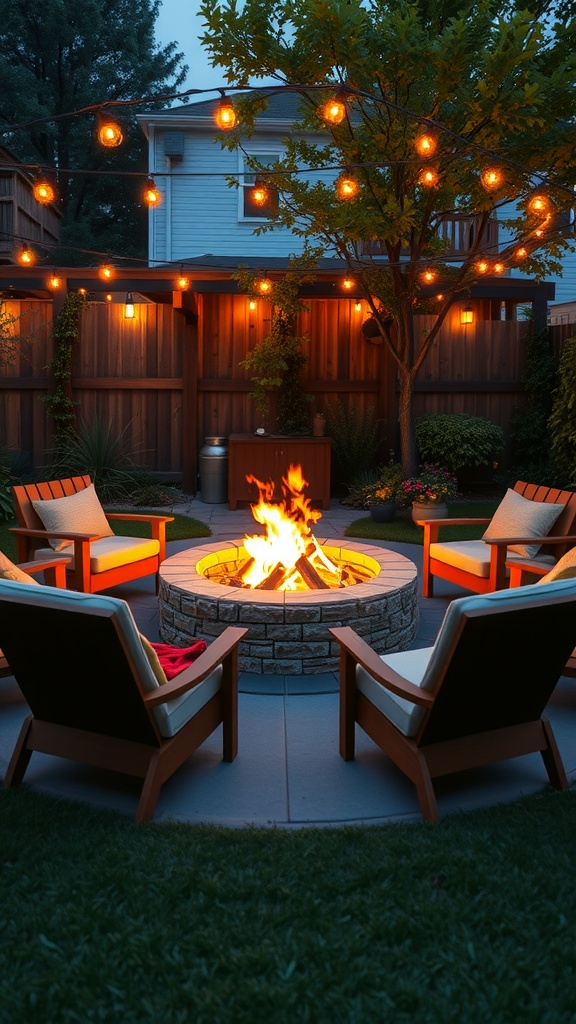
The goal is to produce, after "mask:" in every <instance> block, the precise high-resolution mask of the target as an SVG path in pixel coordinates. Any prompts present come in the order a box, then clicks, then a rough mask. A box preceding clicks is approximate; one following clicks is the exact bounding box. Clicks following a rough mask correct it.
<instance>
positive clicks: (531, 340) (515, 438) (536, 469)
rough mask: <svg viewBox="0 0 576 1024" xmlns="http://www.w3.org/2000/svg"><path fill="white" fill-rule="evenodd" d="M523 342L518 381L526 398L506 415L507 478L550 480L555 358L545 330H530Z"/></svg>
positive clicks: (552, 469)
mask: <svg viewBox="0 0 576 1024" xmlns="http://www.w3.org/2000/svg"><path fill="white" fill-rule="evenodd" d="M525 343H526V370H525V373H524V375H523V377H522V383H523V385H524V387H525V389H526V396H527V400H526V402H525V403H524V404H523V405H522V406H521V407H518V408H517V409H516V410H515V411H514V413H513V415H512V417H511V419H510V460H511V464H512V467H513V468H512V469H511V471H510V478H511V479H514V480H539V481H541V482H542V483H544V482H545V481H546V482H551V481H552V479H553V478H554V476H555V472H554V466H553V455H552V440H551V435H550V427H549V421H550V416H551V414H552V406H553V400H554V392H555V390H556V387H557V384H558V359H557V357H556V356H555V355H554V353H553V352H552V350H551V346H550V338H549V335H548V331H547V330H544V331H539V332H538V333H537V334H534V333H533V332H532V331H530V332H529V333H528V335H527V337H526V339H525Z"/></svg>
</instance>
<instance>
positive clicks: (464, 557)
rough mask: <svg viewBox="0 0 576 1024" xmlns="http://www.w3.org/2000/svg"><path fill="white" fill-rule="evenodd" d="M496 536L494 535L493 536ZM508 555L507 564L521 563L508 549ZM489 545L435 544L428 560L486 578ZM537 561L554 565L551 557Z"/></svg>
mask: <svg viewBox="0 0 576 1024" xmlns="http://www.w3.org/2000/svg"><path fill="white" fill-rule="evenodd" d="M494 536H496V534H495V535H494ZM510 552H512V553H509V555H508V561H509V562H515V561H517V562H522V561H523V560H524V558H523V556H521V555H519V554H517V553H515V552H514V551H513V549H512V548H510ZM490 553H491V552H490V545H489V544H485V543H484V541H483V540H455V541H451V542H449V543H447V544H442V543H439V542H438V543H435V544H431V545H430V558H437V559H439V560H440V561H441V562H445V563H446V564H447V565H453V566H455V567H456V568H457V569H464V570H465V571H466V572H469V573H473V574H474V576H483V577H488V575H489V572H490ZM539 561H540V562H543V563H546V564H548V565H554V556H553V555H540V556H539Z"/></svg>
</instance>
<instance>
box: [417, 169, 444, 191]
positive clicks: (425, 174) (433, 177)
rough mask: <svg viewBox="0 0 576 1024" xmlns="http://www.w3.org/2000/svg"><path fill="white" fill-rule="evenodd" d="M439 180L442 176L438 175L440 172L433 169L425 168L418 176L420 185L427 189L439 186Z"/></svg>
mask: <svg viewBox="0 0 576 1024" xmlns="http://www.w3.org/2000/svg"><path fill="white" fill-rule="evenodd" d="M439 178H440V175H439V174H438V171H436V170H434V168H433V167H427V168H425V169H424V170H423V171H420V174H419V175H418V181H419V183H420V184H421V185H424V186H425V188H433V187H434V185H437V184H438V181H439Z"/></svg>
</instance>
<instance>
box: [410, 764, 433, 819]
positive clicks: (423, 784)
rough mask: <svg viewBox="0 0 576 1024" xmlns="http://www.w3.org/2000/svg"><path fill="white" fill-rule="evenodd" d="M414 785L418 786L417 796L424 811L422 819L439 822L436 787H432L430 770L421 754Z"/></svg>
mask: <svg viewBox="0 0 576 1024" xmlns="http://www.w3.org/2000/svg"><path fill="white" fill-rule="evenodd" d="M414 785H415V786H416V794H417V796H418V803H419V804H420V810H421V811H422V817H423V818H424V819H425V820H426V821H437V820H438V804H437V802H436V794H435V792H434V786H433V785H432V778H431V776H430V772H429V770H428V765H427V763H426V758H425V757H422V755H421V754H420V753H419V754H418V765H417V774H416V778H415V779H414Z"/></svg>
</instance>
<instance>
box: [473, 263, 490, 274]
mask: <svg viewBox="0 0 576 1024" xmlns="http://www.w3.org/2000/svg"><path fill="white" fill-rule="evenodd" d="M489 270H490V264H489V263H488V262H487V261H486V260H479V261H478V263H477V264H476V271H477V273H478V274H487V273H488V271H489Z"/></svg>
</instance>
